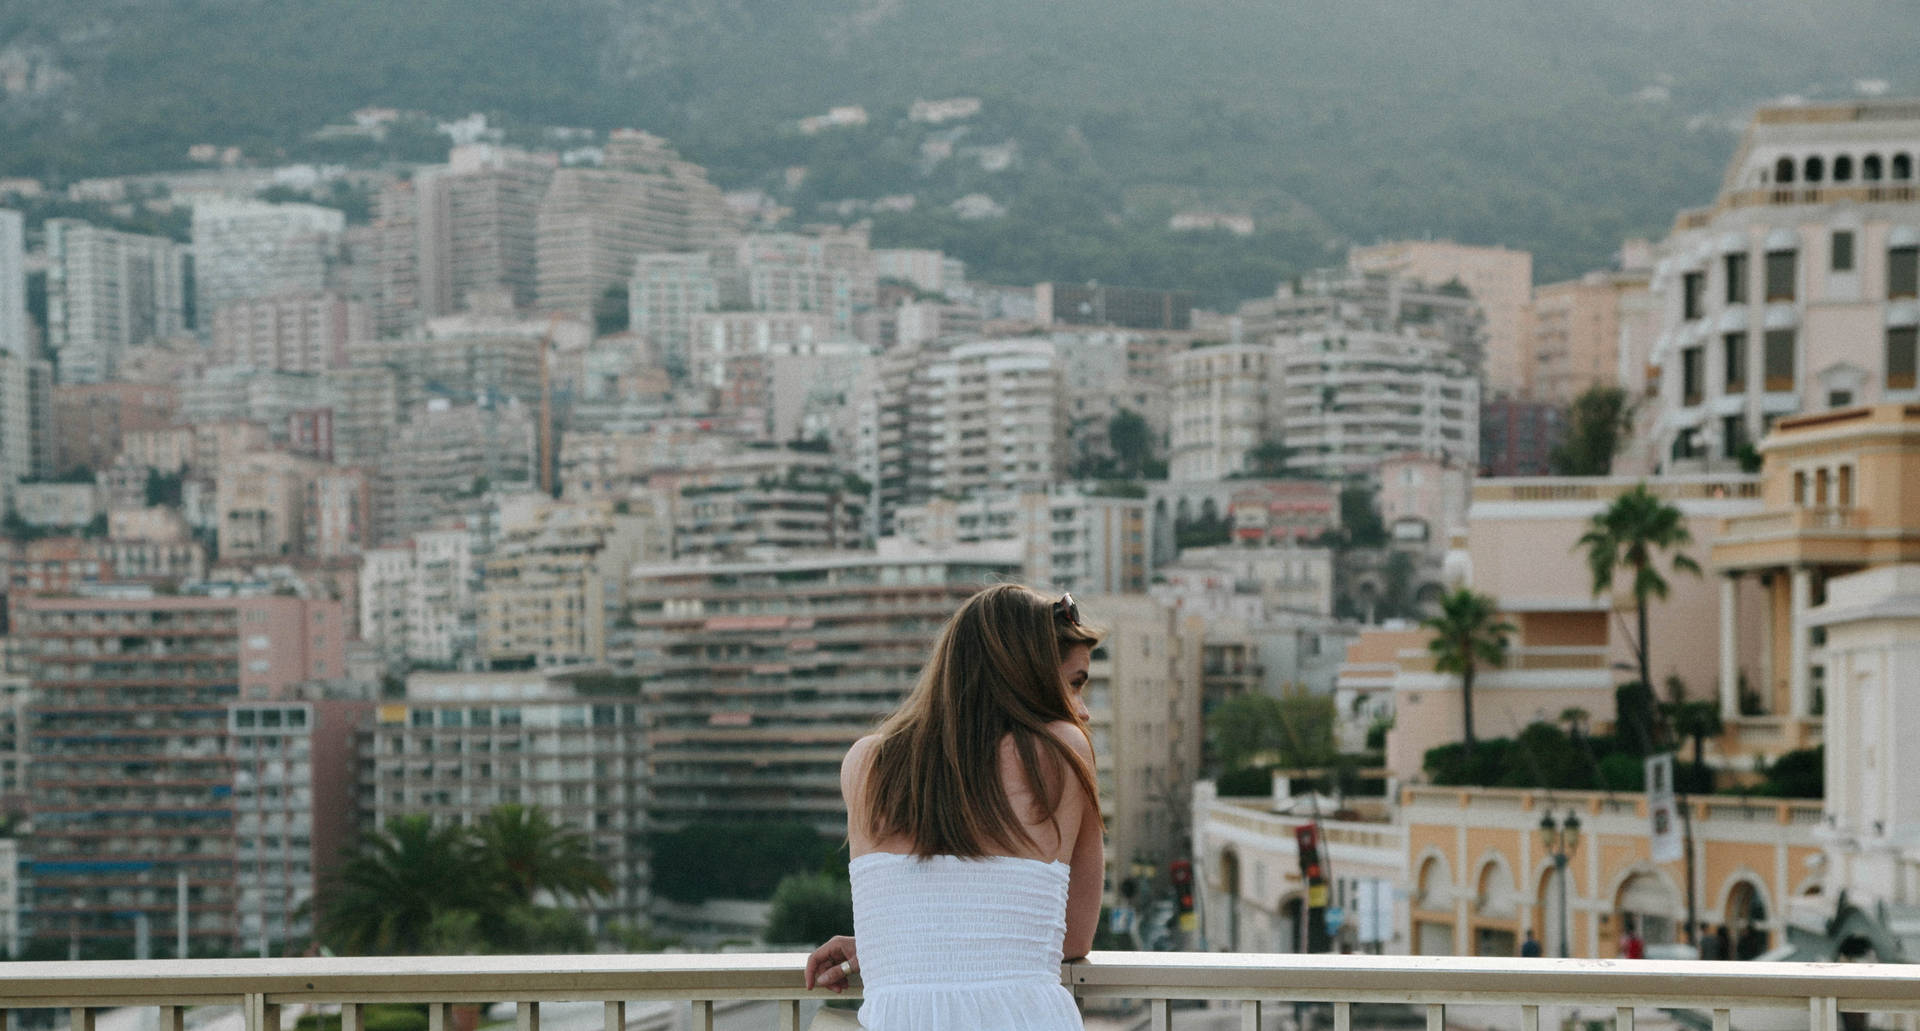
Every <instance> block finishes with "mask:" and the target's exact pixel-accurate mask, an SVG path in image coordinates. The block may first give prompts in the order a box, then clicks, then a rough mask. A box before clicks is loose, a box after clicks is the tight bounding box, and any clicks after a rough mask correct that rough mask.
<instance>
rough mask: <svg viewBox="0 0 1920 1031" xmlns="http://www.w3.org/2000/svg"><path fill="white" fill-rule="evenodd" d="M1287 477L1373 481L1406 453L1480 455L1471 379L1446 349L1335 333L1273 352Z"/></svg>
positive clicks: (1437, 343)
mask: <svg viewBox="0 0 1920 1031" xmlns="http://www.w3.org/2000/svg"><path fill="white" fill-rule="evenodd" d="M1280 361H1281V363H1282V368H1281V375H1280V379H1281V383H1282V387H1281V413H1282V414H1281V431H1280V436H1281V439H1282V440H1283V441H1285V443H1286V446H1287V448H1288V449H1289V454H1288V456H1287V466H1288V468H1289V469H1293V470H1300V471H1307V472H1312V473H1318V474H1321V475H1327V476H1335V477H1343V476H1354V475H1373V474H1374V473H1375V472H1377V470H1378V467H1379V464H1380V462H1381V460H1382V459H1385V458H1387V457H1389V456H1391V455H1396V454H1400V453H1403V452H1408V451H1413V452H1418V453H1420V454H1426V455H1445V456H1447V457H1450V458H1454V459H1458V460H1460V461H1463V462H1473V461H1476V460H1478V458H1479V455H1480V378H1479V376H1478V375H1476V374H1475V372H1474V370H1473V369H1472V368H1471V367H1470V366H1469V365H1468V364H1467V363H1466V362H1465V361H1463V360H1461V358H1460V357H1459V356H1458V355H1457V354H1455V353H1454V352H1453V351H1452V349H1451V348H1450V347H1449V346H1448V344H1447V343H1446V341H1444V340H1440V339H1434V338H1431V337H1426V336H1421V335H1416V334H1414V333H1410V332H1400V333H1379V332H1370V331H1365V330H1353V329H1346V328H1342V327H1335V328H1333V329H1330V330H1326V331H1322V332H1320V333H1317V334H1316V333H1307V334H1302V335H1300V336H1297V337H1293V338H1291V339H1289V340H1286V341H1284V342H1282V343H1281V344H1280Z"/></svg>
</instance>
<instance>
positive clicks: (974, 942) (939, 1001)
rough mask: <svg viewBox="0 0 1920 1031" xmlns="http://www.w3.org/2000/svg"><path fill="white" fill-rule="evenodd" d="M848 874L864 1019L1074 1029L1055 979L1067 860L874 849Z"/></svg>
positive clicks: (925, 1030)
mask: <svg viewBox="0 0 1920 1031" xmlns="http://www.w3.org/2000/svg"><path fill="white" fill-rule="evenodd" d="M850 870H851V873H852V879H853V931H854V938H855V940H856V941H857V942H859V947H860V980H861V991H862V993H863V995H864V998H865V1002H863V1003H862V1004H861V1006H860V1025H861V1026H862V1027H864V1028H867V1029H869V1031H1080V1029H1081V1027H1082V1024H1081V1021H1080V1011H1079V1008H1078V1007H1076V1006H1075V1005H1074V1000H1073V993H1071V992H1069V991H1067V989H1066V988H1065V987H1064V986H1062V985H1061V983H1060V958H1061V955H1060V953H1061V945H1062V942H1063V941H1064V940H1065V938H1066V934H1067V864H1065V863H1047V862H1042V861H1040V860H1038V859H1018V858H1015V857H1012V856H994V857H991V858H987V859H961V858H959V857H957V856H933V857H930V858H924V859H923V858H921V857H918V856H907V855H898V854H895V853H891V852H869V853H867V854H866V855H863V856H859V857H857V858H855V859H854V860H853V863H852V866H851V867H850Z"/></svg>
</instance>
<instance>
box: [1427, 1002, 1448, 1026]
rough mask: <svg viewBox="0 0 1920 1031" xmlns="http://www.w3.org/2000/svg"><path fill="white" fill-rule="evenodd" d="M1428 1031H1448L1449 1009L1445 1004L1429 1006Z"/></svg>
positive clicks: (1433, 1003)
mask: <svg viewBox="0 0 1920 1031" xmlns="http://www.w3.org/2000/svg"><path fill="white" fill-rule="evenodd" d="M1427 1031H1447V1007H1446V1005H1445V1004H1444V1003H1438V1002H1431V1003H1428V1004H1427Z"/></svg>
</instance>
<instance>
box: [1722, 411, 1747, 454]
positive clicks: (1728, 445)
mask: <svg viewBox="0 0 1920 1031" xmlns="http://www.w3.org/2000/svg"><path fill="white" fill-rule="evenodd" d="M1746 443H1747V420H1746V419H1745V418H1744V417H1742V416H1738V415H1729V416H1726V417H1725V418H1723V419H1721V420H1720V455H1721V457H1723V458H1737V457H1739V455H1740V449H1741V448H1742V447H1745V446H1746Z"/></svg>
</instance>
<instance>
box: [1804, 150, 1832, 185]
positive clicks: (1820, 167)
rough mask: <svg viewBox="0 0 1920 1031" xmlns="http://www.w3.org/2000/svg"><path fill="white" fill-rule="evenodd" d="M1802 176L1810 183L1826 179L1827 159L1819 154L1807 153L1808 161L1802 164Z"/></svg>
mask: <svg viewBox="0 0 1920 1031" xmlns="http://www.w3.org/2000/svg"><path fill="white" fill-rule="evenodd" d="M1800 177H1801V178H1803V179H1805V180H1806V181H1807V182H1810V183H1817V182H1819V181H1820V180H1822V179H1825V178H1826V177H1827V163H1826V161H1825V160H1824V159H1823V158H1821V157H1820V155H1818V154H1809V155H1807V160H1806V162H1805V163H1804V164H1802V165H1801V166H1800Z"/></svg>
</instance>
